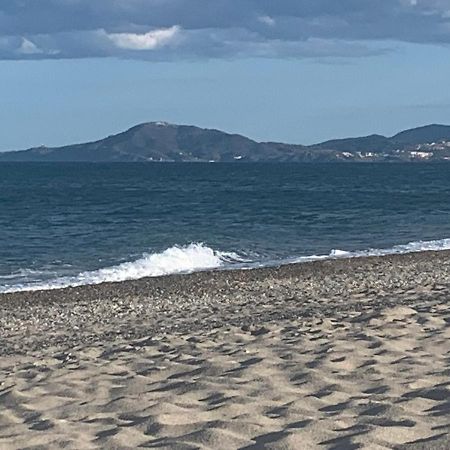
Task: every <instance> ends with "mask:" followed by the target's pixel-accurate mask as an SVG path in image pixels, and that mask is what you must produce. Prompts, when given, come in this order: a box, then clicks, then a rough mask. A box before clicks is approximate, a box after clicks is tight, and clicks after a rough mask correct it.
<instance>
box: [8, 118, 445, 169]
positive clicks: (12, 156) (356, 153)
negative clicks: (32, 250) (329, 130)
mask: <svg viewBox="0 0 450 450" xmlns="http://www.w3.org/2000/svg"><path fill="white" fill-rule="evenodd" d="M0 161H67V162H69V161H72V162H82V161H85V162H127V161H133V162H164V161H171V162H177V161H178V162H257V161H261V162H262V161H267V162H269V161H274V162H275V161H276V162H332V161H359V162H371V161H372V162H373V161H380V162H395V161H417V162H424V161H450V126H446V125H427V126H424V127H419V128H413V129H410V130H406V131H402V132H401V133H398V134H396V135H395V136H392V137H386V136H380V135H377V134H373V135H370V136H364V137H357V138H347V139H335V140H330V141H326V142H322V143H320V144H315V145H309V146H305V145H293V144H283V143H278V142H256V141H253V140H251V139H249V138H246V137H244V136H241V135H239V134H228V133H224V132H222V131H218V130H210V129H204V128H198V127H195V126H187V125H173V124H169V123H166V122H149V123H143V124H141V125H137V126H135V127H133V128H130V129H129V130H127V131H124V132H123V133H119V134H116V135H113V136H109V137H107V138H105V139H101V140H99V141H95V142H87V143H84V144H75V145H67V146H64V147H52V148H50V147H45V146H41V147H35V148H30V149H28V150H22V151H13V152H3V153H0Z"/></svg>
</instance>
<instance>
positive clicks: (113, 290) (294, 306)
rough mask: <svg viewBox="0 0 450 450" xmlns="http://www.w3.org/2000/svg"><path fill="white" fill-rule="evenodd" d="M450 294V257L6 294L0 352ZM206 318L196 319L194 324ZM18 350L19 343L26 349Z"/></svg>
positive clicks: (333, 262) (324, 263)
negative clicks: (419, 294) (417, 294)
mask: <svg viewBox="0 0 450 450" xmlns="http://www.w3.org/2000/svg"><path fill="white" fill-rule="evenodd" d="M414 289H416V290H418V291H419V292H422V295H423V296H424V297H430V298H431V297H436V298H440V297H441V296H442V295H443V293H446V292H449V291H450V250H442V251H425V252H415V253H407V254H397V255H387V256H368V257H358V258H347V259H344V258H343V259H328V260H321V261H311V262H304V263H296V264H288V265H283V266H279V267H271V268H257V269H245V270H243V269H236V270H212V271H203V272H195V273H191V274H175V275H167V276H162V277H149V278H142V279H138V280H130V281H122V282H112V283H101V284H97V285H86V286H79V287H68V288H62V289H55V290H45V291H24V292H15V293H8V294H1V295H0V339H2V341H3V342H4V343H5V345H3V346H2V348H0V356H1V355H2V354H13V353H27V352H29V351H35V350H38V349H42V348H46V347H50V346H54V345H58V346H62V347H70V346H75V345H81V344H84V343H87V342H94V341H98V340H100V341H101V340H103V339H119V338H120V339H131V338H140V337H143V336H146V335H154V334H160V333H167V332H181V333H183V332H192V331H195V330H198V329H213V328H215V327H221V326H227V325H230V326H231V325H232V326H248V325H252V324H264V323H266V322H274V321H277V320H284V319H288V318H289V317H298V318H301V317H305V318H306V317H311V316H314V315H315V316H317V317H331V316H339V314H340V313H342V312H346V313H347V312H348V311H356V312H358V311H370V310H371V309H380V308H383V307H386V306H395V305H401V304H409V303H411V299H410V298H409V296H408V291H411V290H414ZM196 319H199V320H196ZM19 343H20V344H19Z"/></svg>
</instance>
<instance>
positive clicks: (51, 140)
mask: <svg viewBox="0 0 450 450" xmlns="http://www.w3.org/2000/svg"><path fill="white" fill-rule="evenodd" d="M449 78H450V0H377V1H373V0H340V1H336V0H277V1H273V0H39V1H38V0H8V1H7V2H1V3H0V151H3V150H13V149H24V148H29V147H32V146H37V145H48V146H58V145H64V144H70V143H75V142H84V141H90V140H94V139H100V138H102V137H105V136H107V135H110V134H114V133H117V132H120V131H123V130H125V129H127V128H129V127H131V126H133V125H136V124H137V123H142V122H147V121H168V122H171V123H179V124H192V125H197V126H201V127H207V128H217V129H221V130H224V131H227V132H233V133H241V134H244V135H246V136H249V137H251V138H253V139H256V140H258V141H269V140H270V141H283V142H290V143H301V144H311V143H315V142H319V141H323V140H326V139H330V138H337V137H347V136H359V135H367V134H371V133H379V134H385V135H392V134H395V133H396V132H398V131H400V130H402V129H405V128H409V127H414V126H419V125H424V124H428V123H446V124H450V89H448V79H449Z"/></svg>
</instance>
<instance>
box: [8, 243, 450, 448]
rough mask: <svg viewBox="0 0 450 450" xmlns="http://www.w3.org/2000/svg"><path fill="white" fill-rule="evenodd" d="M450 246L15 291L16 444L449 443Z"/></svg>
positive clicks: (12, 382) (12, 383)
mask: <svg viewBox="0 0 450 450" xmlns="http://www.w3.org/2000/svg"><path fill="white" fill-rule="evenodd" d="M449 298H450V252H449V251H442V252H423V253H413V254H407V255H394V256H385V257H369V258H355V259H346V260H329V261H319V262H312V263H305V264H297V265H289V266H283V267H280V268H270V269H256V270H243V271H223V272H220V271H216V272H202V273H196V274H191V275H176V276H168V277H162V278H148V279H142V280H136V281H129V282H123V283H105V284H102V285H97V286H85V287H78V288H68V289H62V290H55V291H39V292H23V293H15V294H4V295H0V448H1V449H18V448H29V449H31V448H33V449H38V448H39V449H47V448H73V449H89V448H107V449H109V448H111V449H132V448H139V447H141V448H180V449H191V448H192V449H194V448H201V449H208V448H216V449H218V448H220V449H222V448H223V449H233V448H236V449H237V448H253V449H259V448H273V449H275V448H276V449H282V448H283V449H286V448H292V449H315V448H317V449H335V450H337V449H356V448H370V449H404V448H405V449H412V450H416V449H448V448H450V435H449V434H448V433H449V431H450V302H449Z"/></svg>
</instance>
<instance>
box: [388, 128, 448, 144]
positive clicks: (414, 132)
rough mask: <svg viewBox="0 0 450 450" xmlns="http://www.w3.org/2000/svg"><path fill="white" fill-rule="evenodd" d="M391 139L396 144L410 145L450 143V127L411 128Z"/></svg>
mask: <svg viewBox="0 0 450 450" xmlns="http://www.w3.org/2000/svg"><path fill="white" fill-rule="evenodd" d="M391 139H392V140H393V141H395V142H397V143H402V144H410V145H417V144H423V143H433V142H441V141H450V126H448V125H427V126H425V127H418V128H413V129H411V130H406V131H402V132H401V133H398V134H396V135H395V136H392V138H391Z"/></svg>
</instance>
